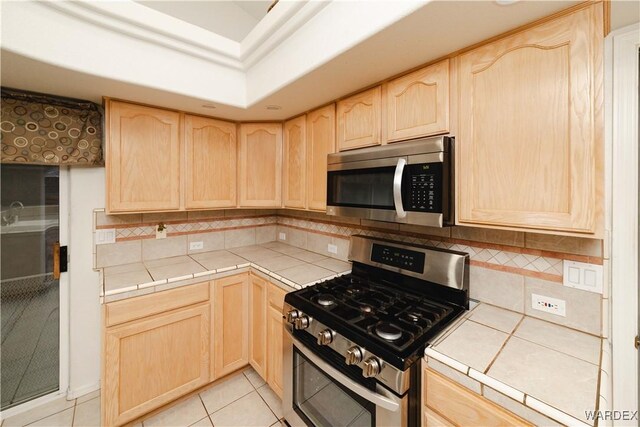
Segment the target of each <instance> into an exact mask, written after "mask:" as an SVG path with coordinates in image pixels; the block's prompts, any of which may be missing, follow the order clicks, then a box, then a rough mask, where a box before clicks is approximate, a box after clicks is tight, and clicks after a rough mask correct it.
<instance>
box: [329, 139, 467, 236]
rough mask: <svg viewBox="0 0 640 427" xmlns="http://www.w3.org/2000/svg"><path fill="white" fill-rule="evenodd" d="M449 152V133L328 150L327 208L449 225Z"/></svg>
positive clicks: (375, 217) (333, 211)
mask: <svg viewBox="0 0 640 427" xmlns="http://www.w3.org/2000/svg"><path fill="white" fill-rule="evenodd" d="M453 154H454V138H453V137H450V136H438V137H433V138H422V139H416V140H413V141H407V142H400V143H394V144H390V145H386V146H383V147H372V148H363V149H359V150H353V151H346V152H342V153H335V154H329V156H328V157H327V214H328V215H337V216H348V217H358V218H365V219H370V220H375V221H386V222H398V223H403V224H417V225H427V226H431V227H444V226H447V225H452V224H453V221H454V218H453V213H454V210H453V202H454V199H455V198H454V197H453V188H454V185H453V166H454V162H453V157H454V156H453Z"/></svg>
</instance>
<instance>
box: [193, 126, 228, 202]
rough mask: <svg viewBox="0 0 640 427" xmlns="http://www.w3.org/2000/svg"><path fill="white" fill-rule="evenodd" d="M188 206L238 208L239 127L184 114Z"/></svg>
mask: <svg viewBox="0 0 640 427" xmlns="http://www.w3.org/2000/svg"><path fill="white" fill-rule="evenodd" d="M184 141H185V150H186V168H185V173H186V179H185V186H186V188H185V190H186V197H185V207H186V208H187V209H207V208H226V207H235V206H236V125H235V123H230V122H223V121H221V120H214V119H209V118H206V117H199V116H191V115H185V118H184Z"/></svg>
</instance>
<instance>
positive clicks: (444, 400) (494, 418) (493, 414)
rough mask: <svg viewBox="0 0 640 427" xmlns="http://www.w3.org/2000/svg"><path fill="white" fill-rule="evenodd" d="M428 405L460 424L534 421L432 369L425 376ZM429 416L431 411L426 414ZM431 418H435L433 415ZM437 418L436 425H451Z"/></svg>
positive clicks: (487, 426) (523, 423)
mask: <svg viewBox="0 0 640 427" xmlns="http://www.w3.org/2000/svg"><path fill="white" fill-rule="evenodd" d="M424 381H425V384H424V391H425V396H426V404H427V406H428V407H429V408H431V409H432V410H434V411H436V412H437V413H438V414H442V415H443V416H444V418H446V420H451V421H452V424H454V425H459V426H469V427H471V426H482V427H489V426H496V427H497V426H500V427H505V426H530V425H531V424H529V423H527V422H526V421H524V420H523V419H522V418H519V417H517V416H515V415H514V414H512V413H511V412H508V411H506V410H505V409H502V408H501V407H499V406H497V405H496V404H494V403H493V402H490V401H489V400H487V399H486V398H484V397H482V396H480V395H478V394H475V393H473V392H471V391H469V390H467V389H465V388H464V387H462V386H459V385H458V384H456V383H454V382H453V381H451V380H449V379H448V378H445V377H443V376H442V375H440V374H437V373H435V372H433V371H431V370H426V372H425V376H424ZM425 415H426V418H427V419H428V418H429V414H425ZM431 418H434V417H433V415H432V417H431ZM442 418H443V417H439V419H433V422H434V423H435V425H438V424H439V423H442V424H445V425H447V422H446V421H445V419H442Z"/></svg>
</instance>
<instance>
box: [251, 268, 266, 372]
mask: <svg viewBox="0 0 640 427" xmlns="http://www.w3.org/2000/svg"><path fill="white" fill-rule="evenodd" d="M267 292H268V290H267V282H266V281H265V280H263V279H261V278H260V277H258V276H255V275H253V274H251V275H249V337H250V339H249V364H250V365H251V366H252V367H253V369H255V370H256V372H257V373H258V374H259V375H260V376H261V377H262V378H263V379H265V380H266V378H267Z"/></svg>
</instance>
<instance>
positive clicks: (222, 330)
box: [212, 273, 249, 379]
mask: <svg viewBox="0 0 640 427" xmlns="http://www.w3.org/2000/svg"><path fill="white" fill-rule="evenodd" d="M212 286H213V292H212V294H213V296H214V297H213V301H214V302H213V305H212V311H213V337H212V354H213V373H214V375H213V378H212V379H217V378H220V377H223V376H225V375H226V374H228V373H231V372H233V371H235V370H236V369H239V368H242V367H243V366H246V365H247V364H248V363H249V283H248V274H246V273H245V274H238V275H235V276H229V277H225V278H223V279H218V280H215V281H213V282H212Z"/></svg>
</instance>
